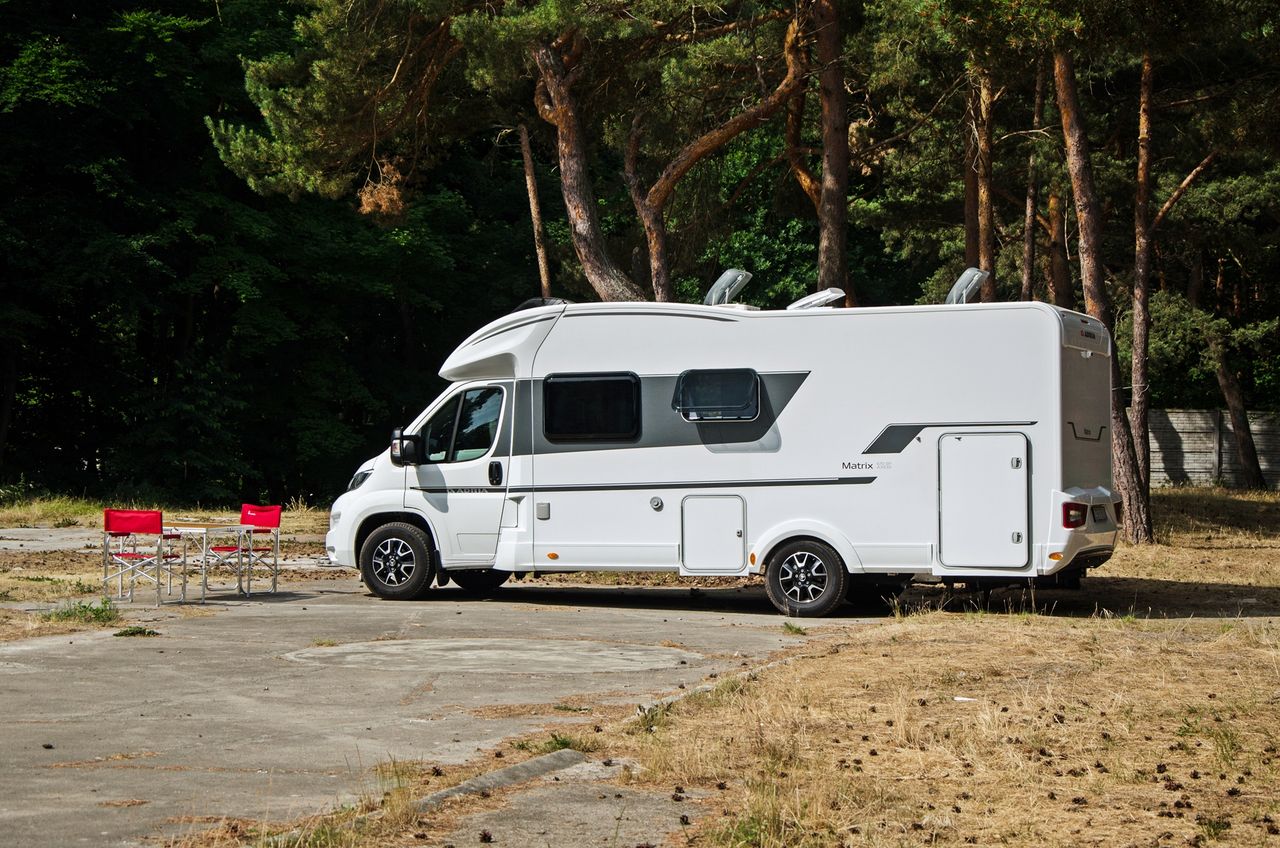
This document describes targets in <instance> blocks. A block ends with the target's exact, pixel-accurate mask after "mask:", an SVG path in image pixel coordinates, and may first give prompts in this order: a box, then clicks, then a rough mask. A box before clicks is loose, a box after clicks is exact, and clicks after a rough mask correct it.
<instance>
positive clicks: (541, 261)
mask: <svg viewBox="0 0 1280 848" xmlns="http://www.w3.org/2000/svg"><path fill="white" fill-rule="evenodd" d="M520 155H521V156H523V157H524V187H525V190H526V191H527V192H528V193H529V218H530V220H532V222H533V248H534V250H536V251H537V253H538V280H539V281H540V282H541V291H542V296H543V297H551V266H550V265H549V264H548V263H547V236H546V232H545V231H544V230H543V229H542V205H541V204H540V203H539V202H538V181H537V179H536V177H535V175H534V172H533V150H532V149H531V148H530V147H529V128H528V127H526V126H525V125H524V124H521V125H520Z"/></svg>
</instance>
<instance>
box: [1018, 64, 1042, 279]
mask: <svg viewBox="0 0 1280 848" xmlns="http://www.w3.org/2000/svg"><path fill="white" fill-rule="evenodd" d="M1043 121H1044V59H1043V58H1041V59H1040V60H1039V61H1037V62H1036V102H1035V107H1034V108H1033V109H1032V110H1031V129H1032V130H1033V131H1035V130H1038V129H1040V125H1041V123H1043ZM1039 200H1040V181H1039V180H1038V179H1037V176H1036V151H1035V148H1034V147H1033V148H1032V149H1031V154H1030V155H1029V156H1028V157H1027V210H1026V214H1025V215H1024V216H1023V222H1022V299H1023V300H1031V299H1032V298H1033V297H1034V295H1035V292H1034V290H1033V287H1034V282H1035V265H1036V206H1037V205H1038V204H1039Z"/></svg>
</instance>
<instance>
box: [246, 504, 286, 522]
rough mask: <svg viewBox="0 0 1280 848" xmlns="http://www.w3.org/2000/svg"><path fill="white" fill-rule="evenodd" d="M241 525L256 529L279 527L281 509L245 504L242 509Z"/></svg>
mask: <svg viewBox="0 0 1280 848" xmlns="http://www.w3.org/2000/svg"><path fill="white" fill-rule="evenodd" d="M240 523H241V524H251V525H253V526H254V527H279V526H280V507H278V506H257V505H255V504H244V505H242V506H241V507H240Z"/></svg>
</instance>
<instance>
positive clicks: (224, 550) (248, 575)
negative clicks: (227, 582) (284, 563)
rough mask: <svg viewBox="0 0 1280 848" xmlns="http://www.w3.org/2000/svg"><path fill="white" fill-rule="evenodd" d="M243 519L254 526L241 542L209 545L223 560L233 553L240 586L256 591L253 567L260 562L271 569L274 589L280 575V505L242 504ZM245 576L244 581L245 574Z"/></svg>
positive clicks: (237, 585) (246, 523)
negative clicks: (242, 580)
mask: <svg viewBox="0 0 1280 848" xmlns="http://www.w3.org/2000/svg"><path fill="white" fill-rule="evenodd" d="M240 523H241V524H244V525H247V526H249V527H251V528H252V529H251V530H249V531H248V532H246V533H245V535H244V542H243V543H242V544H240V545H214V546H213V547H211V548H209V553H211V554H213V555H214V556H215V557H216V559H217V561H218V562H219V563H229V562H230V561H231V558H232V556H235V557H236V561H237V563H238V564H239V565H238V567H237V569H236V588H237V589H239V590H240V591H242V592H243V593H244V594H245V595H251V594H253V570H254V568H255V567H257V566H261V567H263V568H268V569H270V570H271V591H272V592H274V591H275V590H276V584H277V582H278V580H279V576H280V507H279V506H258V505H256V504H242V505H241V507H240ZM242 574H243V575H244V577H245V580H244V582H243V583H242V582H241V575H242Z"/></svg>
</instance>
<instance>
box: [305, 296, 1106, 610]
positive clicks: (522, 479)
mask: <svg viewBox="0 0 1280 848" xmlns="http://www.w3.org/2000/svg"><path fill="white" fill-rule="evenodd" d="M1111 355H1112V351H1111V341H1110V337H1109V335H1108V334H1107V332H1106V330H1105V328H1104V327H1103V326H1102V325H1101V324H1100V323H1099V322H1098V321H1096V320H1095V319H1093V318H1090V317H1088V316H1086V315H1081V314H1079V313H1075V312H1069V311H1066V310H1062V309H1058V308H1056V307H1051V306H1048V305H1045V304H1040V303H998V304H961V305H945V306H911V307H889V308H872V309H798V310H776V311H772V310H771V311H758V310H751V309H748V308H742V307H738V306H735V305H732V304H730V305H715V306H706V305H682V304H660V303H589V304H564V303H561V304H554V305H549V306H542V307H537V308H532V309H527V310H524V311H520V312H517V313H514V314H511V315H508V316H506V317H503V318H501V319H499V320H497V321H494V322H492V323H491V324H489V325H488V326H486V327H484V328H483V329H481V330H479V331H478V332H476V333H475V334H474V335H472V336H471V337H470V338H468V339H467V340H466V341H465V342H463V343H462V344H461V345H460V346H459V347H458V348H457V350H455V351H454V352H453V354H452V355H451V356H450V357H449V358H448V360H447V361H446V362H445V363H444V366H443V367H442V369H441V371H440V373H441V376H443V377H445V378H446V379H447V380H449V381H450V382H451V386H450V387H449V389H448V390H447V391H445V392H444V393H443V394H442V395H441V396H440V397H439V398H438V399H437V400H436V401H435V402H434V403H432V404H431V406H429V407H428V408H427V409H426V410H425V411H423V413H422V414H421V415H419V416H418V417H417V419H415V420H414V421H413V422H412V423H411V424H410V425H409V426H407V427H405V428H404V429H403V430H402V431H397V435H396V438H395V439H393V444H392V447H391V449H390V450H389V451H387V452H384V453H383V454H381V455H380V456H378V457H376V458H375V459H373V460H372V461H371V462H369V463H366V465H365V466H364V467H362V468H361V470H360V472H359V473H358V474H357V477H356V478H355V479H354V480H353V483H355V482H356V481H357V480H358V481H359V482H358V483H357V484H356V485H355V486H354V487H353V488H352V489H351V490H350V491H348V492H347V493H346V494H344V495H343V496H342V497H340V498H339V499H338V500H337V502H336V503H335V504H334V506H333V513H332V516H331V530H330V533H329V535H328V538H327V547H328V553H329V557H330V559H331V560H332V561H333V562H335V563H340V564H343V565H347V566H352V567H359V568H360V569H361V571H362V575H363V579H364V581H365V583H366V585H368V586H369V588H370V589H371V590H373V591H374V592H375V593H376V594H378V595H381V596H383V597H388V598H412V597H418V596H420V595H422V594H423V593H424V592H426V591H427V590H428V589H429V587H430V586H431V585H432V584H433V582H434V583H438V584H443V583H444V582H445V581H446V580H449V579H452V580H453V581H454V582H456V583H458V584H459V585H460V586H462V587H463V588H466V589H472V590H475V591H483V590H488V589H492V588H496V587H497V586H498V585H500V584H501V583H502V582H503V581H504V580H505V579H506V578H507V577H509V576H510V575H511V574H512V573H521V574H523V573H539V572H550V571H579V570H607V571H676V572H679V573H680V574H682V575H698V576H708V575H715V576H743V575H748V574H762V573H763V574H764V576H765V580H766V586H767V587H768V591H769V596H770V599H771V600H772V601H773V603H774V604H775V606H777V607H778V609H779V610H780V611H783V612H786V613H788V614H791V615H821V614H824V613H827V612H829V611H831V610H832V609H834V608H835V607H836V606H837V605H838V604H839V603H841V602H842V601H843V600H845V599H846V597H851V598H855V599H856V598H857V597H858V595H859V594H860V593H863V594H875V593H883V592H886V591H889V592H893V591H896V590H898V589H900V588H901V587H902V586H903V585H905V584H906V583H907V582H909V581H910V580H911V579H912V578H916V577H929V578H934V579H941V580H943V581H947V582H967V583H975V582H977V583H996V582H1018V581H1022V580H1034V579H1040V580H1044V579H1045V578H1049V579H1051V580H1052V579H1053V578H1051V575H1057V578H1056V580H1055V581H1054V582H1056V583H1058V584H1060V585H1071V584H1073V583H1077V582H1078V579H1079V577H1080V576H1082V575H1083V574H1084V572H1085V570H1086V569H1088V568H1091V567H1094V566H1097V565H1100V564H1101V563H1103V562H1105V561H1106V559H1107V558H1108V557H1109V556H1110V555H1111V552H1112V549H1113V547H1114V545H1115V541H1116V536H1117V524H1116V522H1117V504H1118V502H1119V498H1117V497H1116V496H1115V495H1114V494H1113V492H1112V479H1111V451H1110V433H1109V430H1108V426H1109V417H1110V406H1109V404H1110V362H1109V358H1110V356H1111Z"/></svg>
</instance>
